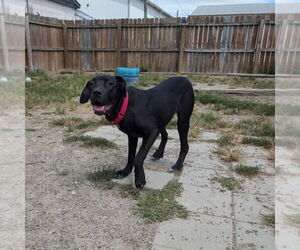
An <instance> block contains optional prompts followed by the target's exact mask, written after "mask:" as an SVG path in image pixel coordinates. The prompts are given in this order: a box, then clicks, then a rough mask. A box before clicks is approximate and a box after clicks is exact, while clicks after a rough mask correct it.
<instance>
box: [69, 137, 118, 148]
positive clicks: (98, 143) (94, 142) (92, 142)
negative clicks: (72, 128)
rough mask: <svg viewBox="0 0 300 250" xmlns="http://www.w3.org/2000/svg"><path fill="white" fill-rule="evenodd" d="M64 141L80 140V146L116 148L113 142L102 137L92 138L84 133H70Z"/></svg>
mask: <svg viewBox="0 0 300 250" xmlns="http://www.w3.org/2000/svg"><path fill="white" fill-rule="evenodd" d="M64 141H65V142H82V144H81V146H82V147H103V148H117V145H116V144H115V143H114V142H111V141H108V140H106V139H104V138H93V137H90V136H84V135H72V136H69V137H66V138H65V139H64Z"/></svg>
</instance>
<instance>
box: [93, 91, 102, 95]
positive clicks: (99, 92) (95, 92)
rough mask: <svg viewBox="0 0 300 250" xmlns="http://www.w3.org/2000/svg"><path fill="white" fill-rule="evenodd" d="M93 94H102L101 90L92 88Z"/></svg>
mask: <svg viewBox="0 0 300 250" xmlns="http://www.w3.org/2000/svg"><path fill="white" fill-rule="evenodd" d="M93 94H94V95H95V96H102V93H101V91H99V90H94V91H93Z"/></svg>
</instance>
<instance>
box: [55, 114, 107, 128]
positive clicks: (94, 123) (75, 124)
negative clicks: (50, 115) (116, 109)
mask: <svg viewBox="0 0 300 250" xmlns="http://www.w3.org/2000/svg"><path fill="white" fill-rule="evenodd" d="M101 124H103V122H102V121H99V120H93V119H90V120H86V121H84V120H83V119H81V118H78V117H66V118H60V119H54V120H52V121H51V122H50V125H52V126H65V127H68V130H69V131H73V130H74V129H78V130H87V129H88V128H95V127H98V126H100V125H101Z"/></svg>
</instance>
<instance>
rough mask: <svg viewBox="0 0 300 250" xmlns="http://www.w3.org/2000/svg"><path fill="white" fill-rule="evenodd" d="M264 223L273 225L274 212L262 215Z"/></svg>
mask: <svg viewBox="0 0 300 250" xmlns="http://www.w3.org/2000/svg"><path fill="white" fill-rule="evenodd" d="M262 219H263V222H264V224H266V225H267V226H271V227H275V213H273V214H265V215H262Z"/></svg>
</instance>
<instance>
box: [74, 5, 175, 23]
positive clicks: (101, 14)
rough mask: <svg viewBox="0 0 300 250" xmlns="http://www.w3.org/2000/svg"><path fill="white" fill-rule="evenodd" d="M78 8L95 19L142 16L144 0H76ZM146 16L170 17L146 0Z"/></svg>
mask: <svg viewBox="0 0 300 250" xmlns="http://www.w3.org/2000/svg"><path fill="white" fill-rule="evenodd" d="M78 2H79V3H80V5H81V8H80V10H81V11H83V12H84V13H86V14H88V15H90V16H92V17H93V18H95V19H118V18H144V0H78ZM147 17H148V18H166V17H171V15H170V14H168V13H167V12H166V11H164V10H163V9H161V8H160V7H159V6H157V5H156V4H154V3H153V2H151V1H149V0H147Z"/></svg>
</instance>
